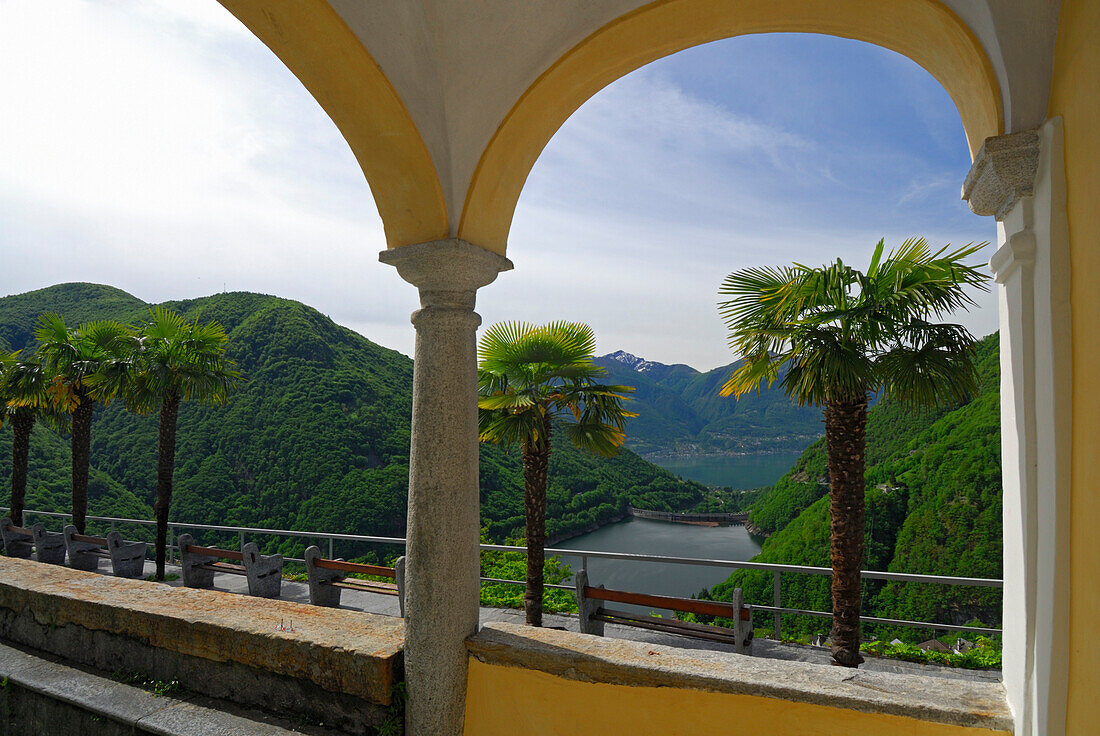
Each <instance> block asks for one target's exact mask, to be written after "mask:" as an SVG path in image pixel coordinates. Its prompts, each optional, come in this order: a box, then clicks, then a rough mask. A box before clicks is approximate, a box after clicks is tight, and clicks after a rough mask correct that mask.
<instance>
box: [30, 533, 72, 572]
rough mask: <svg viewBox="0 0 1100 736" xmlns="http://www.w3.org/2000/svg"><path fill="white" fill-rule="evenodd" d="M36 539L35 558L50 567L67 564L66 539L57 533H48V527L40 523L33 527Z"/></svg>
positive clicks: (33, 534)
mask: <svg viewBox="0 0 1100 736" xmlns="http://www.w3.org/2000/svg"><path fill="white" fill-rule="evenodd" d="M31 535H32V536H33V537H34V558H35V559H36V560H38V561H39V562H44V563H46V564H48V565H64V564H65V538H64V537H63V536H61V535H60V534H58V533H57V532H48V531H46V525H45V524H42V523H41V522H39V523H38V524H35V525H34V526H32V527H31Z"/></svg>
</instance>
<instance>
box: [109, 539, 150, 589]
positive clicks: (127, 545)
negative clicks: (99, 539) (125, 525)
mask: <svg viewBox="0 0 1100 736" xmlns="http://www.w3.org/2000/svg"><path fill="white" fill-rule="evenodd" d="M147 547H148V545H147V544H146V543H145V542H127V541H124V540H123V539H122V535H121V534H119V533H118V532H111V533H110V534H108V535H107V554H109V555H110V556H111V569H112V570H114V573H115V575H117V576H118V577H120V578H140V577H141V576H142V575H144V574H145V550H146V548H147Z"/></svg>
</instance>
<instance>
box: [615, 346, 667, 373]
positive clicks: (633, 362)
mask: <svg viewBox="0 0 1100 736" xmlns="http://www.w3.org/2000/svg"><path fill="white" fill-rule="evenodd" d="M603 357H604V358H605V359H607V360H614V361H616V362H618V363H622V364H623V365H625V366H626V367H627V368H633V369H634V370H636V371H638V372H639V373H646V372H648V371H650V370H652V369H654V368H660V367H663V365H664V364H663V363H656V362H652V361H648V360H646V359H645V358H639V357H638V356H637V355H633V354H632V353H628V352H626V351H625V350H616V351H615V352H613V353H609V354H607V355H605V356H603Z"/></svg>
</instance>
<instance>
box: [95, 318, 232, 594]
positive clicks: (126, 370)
mask: <svg viewBox="0 0 1100 736" xmlns="http://www.w3.org/2000/svg"><path fill="white" fill-rule="evenodd" d="M227 341H228V340H227V338H226V335H225V330H224V329H222V326H221V325H219V324H218V323H217V322H210V323H208V324H201V323H199V322H194V323H191V322H187V321H186V320H185V319H184V318H183V317H181V316H180V315H179V314H176V313H175V312H172V311H171V310H168V309H165V308H163V307H153V308H152V309H151V310H150V311H149V319H148V320H147V321H146V322H144V323H143V324H141V325H138V326H137V328H136V329H135V334H134V335H133V337H131V338H130V339H129V340H127V341H126V345H127V347H126V349H125V350H123V351H120V353H119V354H118V356H117V357H116V358H115V359H113V360H110V361H108V362H106V363H105V364H104V365H103V367H102V369H101V370H100V371H99V374H98V375H97V376H96V378H95V379H93V383H94V385H96V386H97V387H98V388H99V389H100V390H101V392H102V393H103V394H104V395H107V396H120V397H122V399H123V400H124V401H125V402H126V406H127V408H128V409H130V410H132V411H136V412H138V413H140V414H149V413H152V412H154V411H155V412H157V415H158V418H157V499H156V503H155V504H154V507H153V509H154V511H155V513H156V519H157V539H156V558H157V573H156V574H157V579H158V580H163V579H164V563H165V558H166V556H167V554H166V553H167V542H168V510H169V507H170V505H171V503H172V482H173V475H174V466H175V459H176V426H177V419H178V417H179V409H180V404H182V403H183V402H185V401H197V402H199V403H206V404H224V403H225V402H226V401H227V400H228V398H229V393H230V392H231V391H232V390H233V388H234V387H235V386H236V384H237V381H238V380H239V378H240V375H239V374H238V373H237V372H236V371H235V370H234V367H235V366H234V363H233V361H231V360H230V359H229V358H227V357H226V356H225V348H226V343H227Z"/></svg>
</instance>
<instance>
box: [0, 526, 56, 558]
mask: <svg viewBox="0 0 1100 736" xmlns="http://www.w3.org/2000/svg"><path fill="white" fill-rule="evenodd" d="M0 538H2V539H3V540H4V549H5V550H7V554H8V557H19V558H22V559H25V560H29V559H30V558H31V552H32V551H33V552H34V558H35V559H36V560H38V561H39V562H47V563H49V564H51V565H64V564H65V540H64V539H63V538H62V536H61V535H60V534H58V533H57V532H48V531H46V527H45V526H44V525H43V524H42V523H38V524H35V525H33V526H31V527H27V528H25V527H20V526H16V525H15V524H14V523H12V520H11V517H10V516H5V517H4V518H3V520H0Z"/></svg>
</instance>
